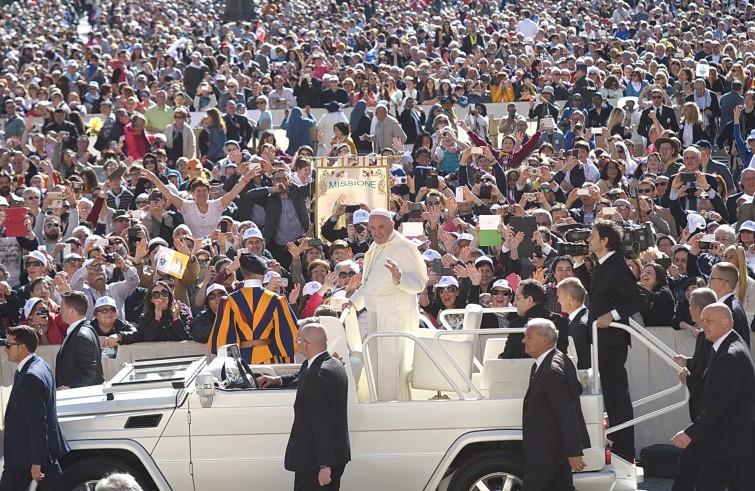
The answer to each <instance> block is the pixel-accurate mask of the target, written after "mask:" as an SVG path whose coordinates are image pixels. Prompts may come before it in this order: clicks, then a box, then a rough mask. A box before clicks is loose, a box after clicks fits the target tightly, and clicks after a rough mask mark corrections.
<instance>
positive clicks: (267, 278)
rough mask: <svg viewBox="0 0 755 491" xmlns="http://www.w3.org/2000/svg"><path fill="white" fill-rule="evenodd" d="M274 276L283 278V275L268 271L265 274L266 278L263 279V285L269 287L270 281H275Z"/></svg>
mask: <svg viewBox="0 0 755 491" xmlns="http://www.w3.org/2000/svg"><path fill="white" fill-rule="evenodd" d="M273 276H277V277H278V278H280V277H281V275H280V274H278V273H276V272H275V271H272V270H271V271H268V272H267V273H265V277H264V278H263V279H262V284H263V285H267V284H268V283H270V280H272V279H273Z"/></svg>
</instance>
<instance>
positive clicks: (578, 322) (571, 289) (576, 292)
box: [557, 277, 592, 370]
mask: <svg viewBox="0 0 755 491" xmlns="http://www.w3.org/2000/svg"><path fill="white" fill-rule="evenodd" d="M557 294H558V303H559V304H560V305H561V310H563V311H564V312H565V313H566V314H567V315H568V317H567V319H568V321H569V328H568V330H569V337H570V338H572V339H573V340H574V348H575V350H576V351H577V368H578V369H580V370H586V369H588V368H590V364H591V363H592V360H591V353H590V342H589V337H588V336H589V331H590V329H589V327H588V325H587V319H588V318H589V317H590V315H589V312H588V310H587V307H585V299H586V298H587V290H585V287H584V285H582V282H581V281H580V280H579V278H576V277H574V278H564V279H563V280H561V282H560V283H559V284H558V292H557Z"/></svg>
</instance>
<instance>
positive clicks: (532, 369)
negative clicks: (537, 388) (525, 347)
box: [530, 362, 537, 385]
mask: <svg viewBox="0 0 755 491" xmlns="http://www.w3.org/2000/svg"><path fill="white" fill-rule="evenodd" d="M535 373H537V362H535V363H533V364H532V368H531V369H530V385H532V382H534V380H535Z"/></svg>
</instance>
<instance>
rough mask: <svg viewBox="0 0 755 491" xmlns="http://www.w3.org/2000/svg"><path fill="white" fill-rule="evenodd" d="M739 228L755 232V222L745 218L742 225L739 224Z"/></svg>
mask: <svg viewBox="0 0 755 491" xmlns="http://www.w3.org/2000/svg"><path fill="white" fill-rule="evenodd" d="M739 230H749V231H750V232H755V222H753V221H752V220H746V221H745V222H744V223H743V224H742V225H740V226H739Z"/></svg>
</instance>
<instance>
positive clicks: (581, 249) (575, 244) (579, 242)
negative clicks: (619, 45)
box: [556, 228, 590, 256]
mask: <svg viewBox="0 0 755 491" xmlns="http://www.w3.org/2000/svg"><path fill="white" fill-rule="evenodd" d="M588 237H590V229H589V228H575V229H571V230H569V231H567V232H566V234H564V238H565V239H566V242H561V243H559V244H556V250H557V251H558V254H559V255H560V256H587V255H588V254H589V253H590V246H589V245H588V244H587V243H586V242H585V241H586V240H587V238H588Z"/></svg>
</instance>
